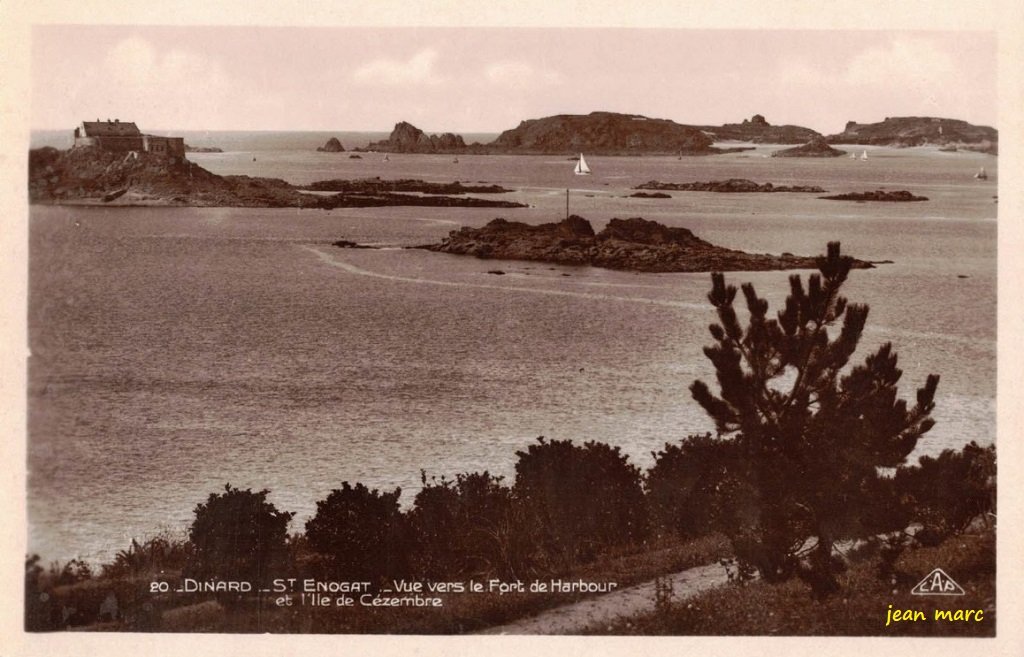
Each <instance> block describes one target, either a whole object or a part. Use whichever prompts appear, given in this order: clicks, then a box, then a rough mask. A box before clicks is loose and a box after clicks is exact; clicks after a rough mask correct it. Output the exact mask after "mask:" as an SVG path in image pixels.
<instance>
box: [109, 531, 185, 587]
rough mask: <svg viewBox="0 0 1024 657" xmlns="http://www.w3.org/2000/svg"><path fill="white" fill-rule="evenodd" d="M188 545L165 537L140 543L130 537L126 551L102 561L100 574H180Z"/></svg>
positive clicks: (114, 575)
mask: <svg viewBox="0 0 1024 657" xmlns="http://www.w3.org/2000/svg"><path fill="white" fill-rule="evenodd" d="M192 548H193V546H192V544H191V543H186V542H183V541H179V540H174V539H171V538H169V537H166V536H155V537H153V538H151V539H149V540H147V541H146V542H144V543H139V542H138V541H136V540H135V539H132V543H131V545H129V546H128V549H127V550H119V551H118V553H117V554H116V555H114V560H113V561H112V562H110V563H106V564H103V566H102V574H103V577H105V578H108V579H113V578H117V577H138V576H140V575H144V574H145V575H159V574H163V573H167V572H177V573H180V572H181V571H182V570H183V569H184V568H185V567H186V565H187V564H188V562H189V560H190V559H192Z"/></svg>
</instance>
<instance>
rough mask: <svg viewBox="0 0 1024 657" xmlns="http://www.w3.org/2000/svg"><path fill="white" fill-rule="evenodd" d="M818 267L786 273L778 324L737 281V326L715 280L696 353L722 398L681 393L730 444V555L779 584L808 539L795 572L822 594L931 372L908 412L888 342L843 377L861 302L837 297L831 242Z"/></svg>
mask: <svg viewBox="0 0 1024 657" xmlns="http://www.w3.org/2000/svg"><path fill="white" fill-rule="evenodd" d="M817 264H818V269H819V272H820V273H817V274H811V275H810V276H809V277H808V281H807V287H806V289H805V287H804V284H803V281H802V280H801V277H800V276H799V275H793V276H791V277H790V279H789V282H790V293H789V296H788V297H787V299H786V302H785V308H784V309H783V310H782V311H781V312H778V314H777V319H769V318H768V302H767V301H766V300H764V299H761V298H759V297H758V296H757V294H756V292H755V291H754V287H753V285H751V284H749V283H747V284H745V285H743V286H742V290H743V296H744V299H745V301H746V306H747V311H748V313H749V315H750V317H749V323H748V325H747V327H746V329H743V328H742V327H741V326H740V322H739V320H738V318H737V313H736V310H735V309H734V308H733V302H734V299H735V297H736V292H737V290H736V288H735V287H734V286H731V285H729V286H727V285H726V283H725V277H724V276H723V275H722V274H720V273H714V274H712V275H711V280H712V289H711V292H710V293H709V294H708V299H709V300H710V302H711V304H712V305H713V306H714V307H715V309H716V311H717V315H718V320H719V323H717V324H712V325H711V326H710V327H709V329H710V332H711V335H712V337H713V338H714V340H715V344H714V345H713V346H709V347H706V348H705V349H704V353H705V355H706V356H707V357H708V358H709V359H710V360H711V362H712V364H713V365H714V367H715V371H716V375H717V380H718V385H719V388H720V392H719V394H718V395H717V396H716V395H714V394H712V392H711V390H710V389H709V388H708V386H707V384H705V383H704V382H702V381H694V383H693V384H692V385H691V386H690V391H691V393H692V394H693V397H694V399H695V400H696V401H697V402H698V403H700V405H701V406H702V407H703V408H704V410H705V411H707V413H708V414H709V415H710V416H711V418H712V419H713V420H714V421H715V425H716V427H717V429H718V432H719V435H720V436H723V437H731V438H732V439H733V440H735V441H736V445H737V448H738V449H737V450H736V453H737V455H738V456H737V463H736V464H735V467H734V468H733V471H732V472H731V477H730V482H729V483H728V485H727V486H725V489H726V491H727V495H728V496H730V504H731V509H732V513H731V516H730V518H731V523H730V527H729V528H728V531H729V533H730V535H731V538H732V540H733V544H734V548H735V549H736V551H737V556H739V557H741V558H742V559H744V560H745V561H747V562H749V563H751V564H752V565H754V566H756V567H757V568H758V570H759V571H760V572H761V574H762V576H763V577H764V578H765V579H766V580H769V581H776V580H780V579H785V578H788V577H790V576H791V575H793V574H796V573H800V572H801V570H802V567H801V564H800V563H799V561H798V555H799V554H800V553H801V550H802V549H803V546H804V544H805V543H807V539H809V538H811V537H816V538H817V545H816V547H815V548H813V553H812V554H811V558H810V560H809V562H810V563H809V566H808V567H806V568H803V571H802V574H805V575H808V576H809V579H810V581H811V584H812V587H813V588H814V589H815V591H816V592H817V593H822V594H824V593H828V592H830V591H832V590H835V588H836V586H837V585H836V581H835V577H834V572H835V563H834V562H833V558H832V551H833V545H834V543H835V541H836V540H838V539H839V538H843V537H844V536H847V535H850V534H852V533H856V531H857V529H856V528H857V527H858V525H860V526H861V527H866V526H870V524H871V518H870V517H868V516H870V514H871V513H872V503H873V501H874V500H873V497H872V493H873V492H874V491H875V490H876V488H877V487H876V486H875V482H876V481H877V478H878V468H880V467H887V468H892V467H895V466H898V465H900V464H901V463H902V462H903V461H904V459H905V458H906V456H907V455H908V454H909V453H910V452H911V451H912V450H913V449H914V447H915V445H916V444H917V440H918V439H919V438H920V437H921V436H922V435H923V434H924V433H925V432H927V431H928V430H929V429H930V428H931V427H932V425H933V424H934V421H933V420H932V419H931V418H930V417H929V416H930V413H931V411H932V409H933V407H934V402H933V399H934V395H935V389H936V386H937V385H938V382H939V377H938V376H937V375H934V374H933V375H929V376H928V378H927V382H926V383H925V385H924V387H923V388H921V389H919V390H918V391H917V403H916V404H915V405H914V406H913V407H911V408H908V405H907V402H906V401H904V400H901V399H898V389H897V383H898V382H899V380H900V376H901V374H902V372H901V370H900V369H899V368H898V367H897V366H896V362H897V359H896V354H895V353H894V352H893V349H892V345H891V344H888V343H887V344H884V345H882V346H881V347H880V348H879V349H878V350H877V351H876V352H875V353H873V354H871V355H869V356H868V357H867V358H866V359H865V361H864V363H863V364H861V365H858V366H856V367H853V368H852V369H850V370H849V371H847V373H845V374H844V373H843V372H844V371H845V368H846V367H847V365H848V363H849V362H850V358H851V357H852V356H853V354H854V352H855V351H856V349H857V345H858V343H859V341H860V338H861V334H862V332H863V330H864V325H865V322H866V321H867V317H868V307H867V306H866V305H862V304H852V303H847V301H846V299H845V298H844V297H842V296H840V294H839V292H840V288H841V287H842V285H843V283H844V282H845V281H846V279H847V276H848V275H849V273H850V268H851V266H852V264H853V259H852V258H850V257H848V256H842V255H840V249H839V243H838V242H832V243H829V245H828V254H827V255H826V256H821V257H819V258H818V262H817ZM840 322H841V329H840V330H839V333H838V335H835V337H830V335H829V329H830V328H832V327H834V326H835V325H837V324H839V323H840Z"/></svg>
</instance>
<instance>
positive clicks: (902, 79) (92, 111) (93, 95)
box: [30, 25, 998, 134]
mask: <svg viewBox="0 0 1024 657" xmlns="http://www.w3.org/2000/svg"><path fill="white" fill-rule="evenodd" d="M996 59H997V45H996V35H995V34H994V33H992V32H981V31H958V32H936V31H899V32H896V31H858V30H799V31H784V30H706V29H705V30H685V29H625V28H536V27H529V28H443V27H422V28H372V27H359V28H329V27H328V28H310V27H215V26H200V27H195V26H192V27H148V26H135V25H122V26H83V25H75V26H70V25H37V26H35V27H33V29H32V32H31V72H30V80H31V110H30V112H31V119H30V123H31V126H32V127H33V128H35V129H71V128H73V127H74V126H75V125H76V124H78V123H79V122H81V121H82V120H94V119H96V118H100V119H104V120H105V119H107V118H111V119H113V118H119V119H121V120H128V121H135V122H136V123H137V124H138V125H139V127H140V128H142V129H143V130H173V129H179V130H325V131H329V130H367V131H388V130H390V129H391V128H392V127H393V126H394V124H395V123H397V122H399V121H409V122H410V123H412V124H413V125H416V126H417V127H419V128H421V129H423V130H426V131H427V132H442V131H445V132H449V131H450V132H457V133H471V132H500V131H502V130H506V129H510V128H514V127H515V126H516V125H518V124H519V122H520V121H522V120H524V119H530V118H540V117H544V116H550V115H553V114H585V113H589V112H592V111H597V110H603V111H614V112H626V113H632V114H642V115H644V116H649V117H654V118H666V119H671V120H674V121H677V122H679V123H686V124H697V125H718V124H722V123H733V122H740V121H742V120H743V119H745V118H750V117H751V116H753V115H754V114H762V115H764V116H765V118H766V119H767V120H768V122H769V123H772V124H794V125H802V126H806V127H810V128H813V129H815V130H818V131H819V132H822V133H826V134H830V133H835V132H841V131H842V129H843V127H844V126H845V124H846V122H847V121H851V120H852V121H857V122H860V123H871V122H875V121H881V120H882V119H884V118H885V117H887V116H940V117H945V118H954V119H963V120H966V121H969V122H971V123H976V124H982V125H991V126H994V127H998V126H997V124H996V119H997V106H998V100H997V91H996Z"/></svg>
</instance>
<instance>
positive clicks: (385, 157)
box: [384, 153, 391, 162]
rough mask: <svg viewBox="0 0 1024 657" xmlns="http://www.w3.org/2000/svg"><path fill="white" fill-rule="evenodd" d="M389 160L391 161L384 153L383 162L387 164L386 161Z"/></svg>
mask: <svg viewBox="0 0 1024 657" xmlns="http://www.w3.org/2000/svg"><path fill="white" fill-rule="evenodd" d="M390 159H391V158H390V157H388V154H387V153H384V161H385V162H387V161H388V160H390Z"/></svg>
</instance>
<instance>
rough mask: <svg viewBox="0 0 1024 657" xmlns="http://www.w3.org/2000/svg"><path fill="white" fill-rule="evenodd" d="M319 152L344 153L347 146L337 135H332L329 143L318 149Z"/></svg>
mask: <svg viewBox="0 0 1024 657" xmlns="http://www.w3.org/2000/svg"><path fill="white" fill-rule="evenodd" d="M316 150H317V152H318V153H344V152H345V147H344V146H342V145H341V142H340V141H338V138H337V137H331V138H330V139H328V140H327V143H326V144H324V145H323V146H320V147H319V148H317V149H316Z"/></svg>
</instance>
